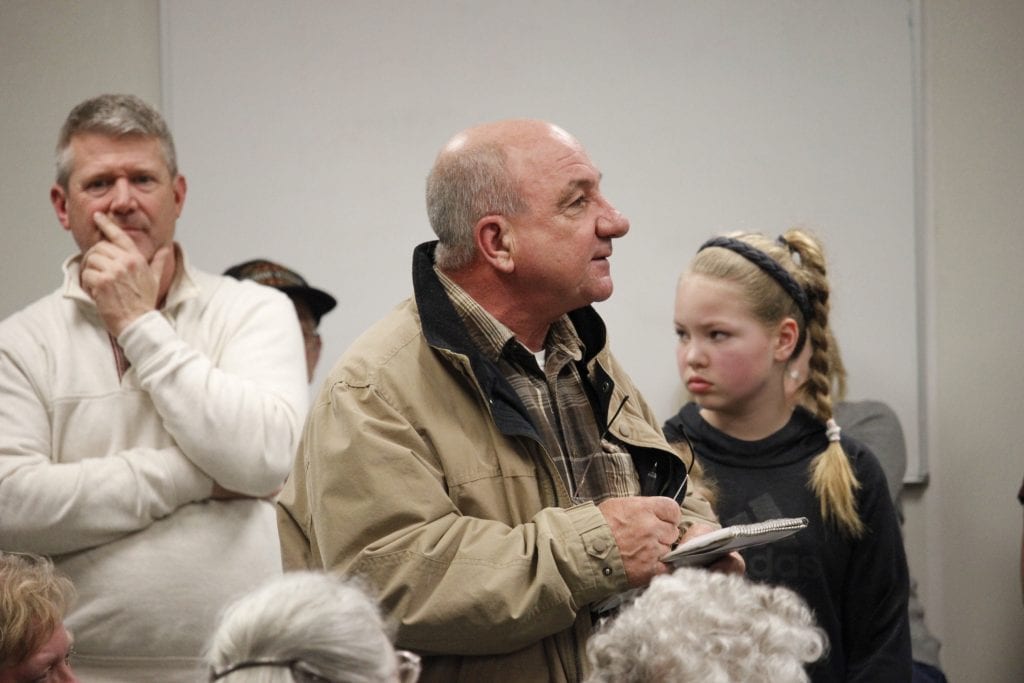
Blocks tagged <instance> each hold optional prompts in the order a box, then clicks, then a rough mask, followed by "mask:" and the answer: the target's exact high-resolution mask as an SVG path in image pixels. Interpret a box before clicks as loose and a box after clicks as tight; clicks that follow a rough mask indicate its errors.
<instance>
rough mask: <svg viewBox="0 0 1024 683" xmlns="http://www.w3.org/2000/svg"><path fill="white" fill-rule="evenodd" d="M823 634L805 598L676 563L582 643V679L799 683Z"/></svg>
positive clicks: (605, 682) (823, 643)
mask: <svg viewBox="0 0 1024 683" xmlns="http://www.w3.org/2000/svg"><path fill="white" fill-rule="evenodd" d="M827 647H828V638H827V636H826V635H825V633H824V632H823V631H822V630H821V629H820V628H818V627H817V626H816V624H815V621H814V615H813V614H812V612H811V610H810V608H808V607H807V604H806V603H805V602H804V601H803V599H802V598H801V597H800V596H799V595H797V594H796V593H794V592H793V591H791V590H789V589H788V588H784V587H781V586H770V585H767V584H760V583H755V582H753V581H750V580H748V579H746V578H744V577H742V576H736V575H733V574H723V573H720V572H711V571H707V570H704V569H692V568H687V567H684V568H681V569H677V570H676V571H675V572H674V573H672V574H666V575H663V576H659V577H656V578H655V579H654V580H653V581H652V582H651V585H650V587H649V588H648V589H647V590H646V591H644V593H643V594H642V595H640V597H639V598H637V599H636V600H635V601H634V602H632V603H631V604H629V605H627V606H626V607H624V608H623V609H622V610H621V611H620V612H619V614H618V615H617V616H616V617H614V618H612V619H609V620H608V621H607V622H605V623H604V624H603V625H602V626H601V627H600V628H599V630H598V632H597V634H596V635H594V636H593V637H592V638H591V639H590V641H589V642H588V643H587V658H588V660H589V661H590V665H591V668H592V673H591V675H590V676H589V677H588V678H587V683H613V682H614V683H641V682H642V683H659V682H660V683H668V682H669V681H671V682H673V683H674V682H677V681H678V682H681V683H687V682H689V681H694V682H696V681H700V682H701V683H731V682H732V681H745V682H746V683H780V682H781V683H790V682H793V683H796V682H804V681H807V680H809V679H808V676H807V672H806V671H805V669H804V665H805V664H808V663H811V662H815V661H817V660H818V659H820V658H821V656H822V655H823V654H824V653H825V651H826V649H827Z"/></svg>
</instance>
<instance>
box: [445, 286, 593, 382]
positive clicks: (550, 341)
mask: <svg viewBox="0 0 1024 683" xmlns="http://www.w3.org/2000/svg"><path fill="white" fill-rule="evenodd" d="M434 272H435V273H436V274H437V278H438V280H440V281H441V286H442V287H444V291H445V294H447V295H448V298H449V299H450V300H451V302H452V305H453V306H454V307H455V311H456V312H457V313H458V314H459V317H460V318H462V321H463V323H464V324H465V326H466V331H467V332H468V333H469V336H470V338H471V339H472V340H473V343H474V344H476V346H477V348H479V349H480V351H481V353H483V354H484V356H486V357H487V358H488V359H489V360H491V361H495V362H496V361H497V360H498V359H499V358H500V357H501V356H502V354H503V353H504V352H505V351H506V350H507V349H509V350H510V347H513V346H518V347H521V349H522V352H523V353H525V354H527V355H529V356H532V355H533V354H532V352H531V351H530V350H529V349H527V348H526V347H525V346H523V345H522V343H521V342H519V340H518V339H516V337H515V334H514V333H513V332H512V330H510V329H509V328H508V326H506V325H505V324H504V323H502V322H501V321H500V320H498V319H497V318H495V317H494V316H493V315H491V314H490V313H489V312H488V311H487V310H486V309H485V308H484V307H483V306H481V305H480V304H479V303H477V301H476V299H474V298H473V297H472V296H470V295H469V294H468V293H467V292H466V290H464V289H463V288H462V287H460V286H459V285H458V284H456V283H455V281H454V280H452V279H451V278H450V277H448V276H447V275H446V274H445V273H444V272H443V271H442V270H441V269H440V268H438V267H437V266H434ZM544 348H545V349H546V350H547V351H548V353H552V352H554V351H563V352H564V353H566V354H567V355H569V356H571V357H572V358H573V360H577V361H578V360H580V359H581V358H583V354H584V346H583V342H582V341H581V340H580V337H579V335H578V334H577V333H576V328H575V327H573V324H572V322H570V320H569V317H568V316H566V315H563V316H562V317H560V318H559V319H558V320H556V321H555V322H554V323H552V324H551V327H550V328H549V329H548V334H547V338H546V339H545V340H544Z"/></svg>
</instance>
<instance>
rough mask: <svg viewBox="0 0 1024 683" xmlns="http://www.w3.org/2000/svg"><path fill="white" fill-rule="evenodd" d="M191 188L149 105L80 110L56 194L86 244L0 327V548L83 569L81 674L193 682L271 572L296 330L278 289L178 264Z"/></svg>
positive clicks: (289, 455)
mask: <svg viewBox="0 0 1024 683" xmlns="http://www.w3.org/2000/svg"><path fill="white" fill-rule="evenodd" d="M185 192H186V183H185V178H184V177H183V176H181V175H179V174H178V171H177V164H176V160H175V154H174V144H173V141H172V138H171V135H170V132H169V131H168V129H167V126H166V124H165V122H164V121H163V119H162V118H161V116H160V115H159V113H157V112H156V111H155V110H154V109H153V108H151V107H150V106H149V105H147V104H146V103H144V102H142V101H141V100H139V99H138V98H135V97H132V96H123V95H104V96H100V97H97V98H93V99H90V100H87V101H85V102H83V103H81V104H80V105H78V106H77V107H75V108H74V109H73V110H72V111H71V113H70V114H69V116H68V119H67V121H65V124H64V127H63V129H62V131H61V135H60V140H59V142H58V145H57V181H56V183H55V184H54V186H53V187H52V189H51V190H50V198H51V201H52V203H53V206H54V209H55V211H56V213H57V218H58V220H59V221H60V223H61V225H62V226H63V227H64V228H65V229H66V230H68V231H69V232H70V233H71V235H72V237H73V238H74V240H75V243H76V244H77V245H78V249H79V251H78V253H76V254H74V255H73V256H71V257H69V258H68V259H67V260H66V261H65V262H64V266H63V268H64V283H63V285H62V286H61V287H60V288H59V289H57V290H56V291H55V292H53V293H52V294H50V295H48V296H46V297H44V298H43V299H40V300H39V301H37V302H35V303H33V304H31V305H30V306H28V307H27V308H25V309H23V310H21V311H19V312H18V313H15V314H14V315H12V316H11V317H9V318H8V319H6V320H4V321H3V322H0V397H2V398H0V549H3V550H8V551H27V552H35V553H40V554H46V555H50V556H52V557H53V558H54V560H55V562H56V564H57V566H58V567H59V568H60V569H61V570H62V571H63V572H64V573H66V574H67V575H68V576H69V577H70V578H71V579H72V580H73V581H74V583H75V586H76V588H77V591H78V594H79V599H78V602H77V605H76V607H75V608H74V609H73V611H72V612H71V613H70V615H69V616H68V619H67V622H66V623H67V626H68V629H69V630H70V631H71V632H72V633H73V635H74V639H75V650H76V656H75V670H76V672H77V673H78V675H79V677H80V678H81V679H82V680H83V681H86V682H89V681H103V682H104V683H115V682H118V681H131V682H132V683H137V682H139V681H160V682H161V683H165V682H166V683H171V682H174V681H189V682H190V683H192V682H194V681H196V680H200V679H201V678H202V677H203V673H202V672H200V671H199V667H200V662H201V657H202V650H203V647H204V645H205V643H206V640H207V638H208V637H209V635H210V634H211V633H212V631H213V628H214V625H215V622H216V618H217V616H218V612H219V610H220V608H221V607H222V606H224V605H225V604H226V603H228V602H229V601H231V600H232V599H233V598H234V597H236V596H238V595H240V594H242V593H245V592H247V591H248V590H250V589H252V588H253V587H255V586H256V585H258V584H260V583H262V582H263V581H265V580H266V579H267V578H268V577H270V576H273V575H275V574H278V573H280V572H281V561H280V557H279V550H278V548H279V546H278V539H277V531H276V522H275V513H274V507H273V503H272V499H273V496H274V495H275V494H276V493H277V491H278V490H279V489H280V487H281V485H282V484H283V482H284V480H285V477H286V476H287V474H288V472H289V470H290V468H291V464H292V459H293V455H294V453H295V448H296V444H297V442H298V437H299V432H300V430H301V424H302V420H303V418H304V416H305V411H306V407H307V405H306V404H307V391H308V390H307V387H306V382H305V367H304V363H303V342H302V334H301V332H300V328H299V324H298V320H297V318H296V315H295V308H294V306H293V305H292V303H291V301H289V299H288V297H287V296H285V295H284V294H282V293H280V292H277V291H275V290H273V289H271V288H269V287H261V286H259V285H256V284H253V283H251V282H238V281H236V280H233V279H231V278H227V277H222V276H218V275H210V274H207V273H203V272H200V271H198V270H196V269H194V268H192V267H191V266H190V265H189V264H188V261H187V260H186V257H185V253H184V251H183V250H182V248H181V247H180V245H178V244H176V243H175V242H174V230H175V223H176V221H177V218H178V216H179V215H180V213H181V210H182V207H183V206H184V202H185Z"/></svg>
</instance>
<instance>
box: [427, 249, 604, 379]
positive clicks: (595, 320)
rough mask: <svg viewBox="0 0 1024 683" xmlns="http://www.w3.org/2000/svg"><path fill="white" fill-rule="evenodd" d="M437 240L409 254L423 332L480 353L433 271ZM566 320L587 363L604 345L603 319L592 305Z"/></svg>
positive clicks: (435, 342)
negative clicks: (577, 337) (578, 339)
mask: <svg viewBox="0 0 1024 683" xmlns="http://www.w3.org/2000/svg"><path fill="white" fill-rule="evenodd" d="M436 248H437V241H436V240H434V241H432V242H424V243H423V244H421V245H419V246H418V247H416V249H415V250H414V251H413V256H412V282H413V292H414V293H415V296H416V307H417V308H418V309H419V312H420V320H421V322H422V325H423V334H424V336H425V337H426V339H427V342H428V343H429V344H430V345H431V346H436V347H439V348H444V349H448V350H450V351H454V352H456V353H460V354H463V355H465V356H469V357H470V358H471V359H472V358H473V357H474V356H478V355H480V354H479V352H478V351H477V350H476V347H475V346H474V345H473V342H472V340H471V339H470V338H469V334H468V333H467V332H466V329H465V327H463V325H462V319H461V318H459V315H458V313H457V312H456V311H455V307H454V306H453V305H452V303H451V301H450V300H449V299H448V295H447V294H445V291H444V285H442V284H441V281H440V280H438V278H437V274H436V273H434V251H435V249H436ZM569 320H570V321H571V322H572V324H573V327H575V328H576V334H578V335H579V337H580V341H582V342H583V345H584V348H585V349H586V353H585V355H584V357H583V361H582V362H583V363H584V364H588V363H589V362H590V361H591V360H592V359H593V358H594V356H596V355H597V354H598V352H600V351H601V349H603V348H604V345H605V341H606V339H607V333H606V329H605V325H604V321H603V320H601V316H599V315H598V314H597V311H595V310H594V308H593V307H592V306H584V307H583V308H577V309H576V310H574V311H570V312H569Z"/></svg>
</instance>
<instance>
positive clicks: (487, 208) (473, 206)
mask: <svg viewBox="0 0 1024 683" xmlns="http://www.w3.org/2000/svg"><path fill="white" fill-rule="evenodd" d="M524 208H526V204H525V201H524V200H523V197H522V194H521V192H520V191H519V186H518V182H517V181H516V179H515V178H513V177H512V174H511V173H510V172H509V169H508V157H507V154H506V152H505V150H504V148H503V147H502V146H501V145H499V144H497V143H494V142H484V143H476V144H473V145H471V146H468V147H466V148H465V149H459V150H455V151H445V152H442V153H441V155H440V156H439V157H438V159H437V161H436V162H435V163H434V167H433V168H432V169H431V170H430V174H429V175H428V176H427V216H428V217H429V218H430V227H431V228H433V230H434V233H435V234H436V235H437V239H438V247H437V252H436V254H435V262H436V263H437V266H438V267H439V268H441V269H443V270H458V269H459V268H462V267H464V266H466V265H469V263H470V262H471V261H472V260H473V257H474V255H475V253H476V243H475V241H474V238H473V228H474V226H475V225H476V223H477V221H479V220H480V219H481V218H483V217H484V216H487V215H489V214H501V215H505V216H511V215H514V214H516V213H518V212H520V211H522V210H523V209H524Z"/></svg>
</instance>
